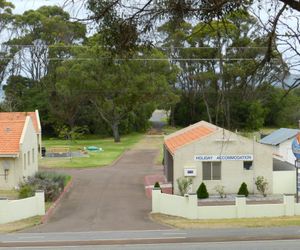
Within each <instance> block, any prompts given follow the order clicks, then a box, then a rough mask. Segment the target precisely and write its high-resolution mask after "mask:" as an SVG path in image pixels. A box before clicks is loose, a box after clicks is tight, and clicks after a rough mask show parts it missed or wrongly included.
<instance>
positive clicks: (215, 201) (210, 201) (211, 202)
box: [198, 194, 283, 206]
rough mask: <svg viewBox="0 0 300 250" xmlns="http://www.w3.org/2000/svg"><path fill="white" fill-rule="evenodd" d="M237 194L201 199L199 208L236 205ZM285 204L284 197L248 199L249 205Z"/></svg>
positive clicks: (255, 196)
mask: <svg viewBox="0 0 300 250" xmlns="http://www.w3.org/2000/svg"><path fill="white" fill-rule="evenodd" d="M236 196H237V195H236V194H228V195H226V197H224V198H220V196H218V195H211V196H210V197H209V198H207V199H199V200H198V206H223V205H235V197H236ZM282 202H283V196H282V195H269V196H266V197H264V196H262V195H249V196H248V197H246V203H247V204H279V203H282Z"/></svg>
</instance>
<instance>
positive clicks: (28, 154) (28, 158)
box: [27, 151, 30, 166]
mask: <svg viewBox="0 0 300 250" xmlns="http://www.w3.org/2000/svg"><path fill="white" fill-rule="evenodd" d="M27 160H28V166H29V165H30V151H28V152H27Z"/></svg>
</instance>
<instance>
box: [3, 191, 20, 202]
mask: <svg viewBox="0 0 300 250" xmlns="http://www.w3.org/2000/svg"><path fill="white" fill-rule="evenodd" d="M18 195H19V193H18V191H17V190H14V189H11V190H0V197H5V198H8V199H10V200H13V199H18Z"/></svg>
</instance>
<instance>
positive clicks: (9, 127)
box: [0, 120, 25, 154]
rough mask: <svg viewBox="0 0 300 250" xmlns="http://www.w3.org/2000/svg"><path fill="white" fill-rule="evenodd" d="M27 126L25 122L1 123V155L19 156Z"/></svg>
mask: <svg viewBox="0 0 300 250" xmlns="http://www.w3.org/2000/svg"><path fill="white" fill-rule="evenodd" d="M24 125H25V120H23V121H0V154H17V153H18V152H19V151H20V139H21V135H22V131H23V128H24Z"/></svg>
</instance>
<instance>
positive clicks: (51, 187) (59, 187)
mask: <svg viewBox="0 0 300 250" xmlns="http://www.w3.org/2000/svg"><path fill="white" fill-rule="evenodd" d="M70 179H71V177H70V176H68V175H64V174H58V173H55V172H37V173H36V174H35V176H33V177H28V179H27V180H26V181H25V182H24V183H22V184H21V185H20V191H19V198H26V197H30V196H33V195H34V193H35V191H36V190H43V191H44V192H45V201H55V200H56V199H57V198H58V196H59V195H60V193H61V192H62V191H63V189H64V187H65V186H66V184H67V183H68V181H69V180H70Z"/></svg>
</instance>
